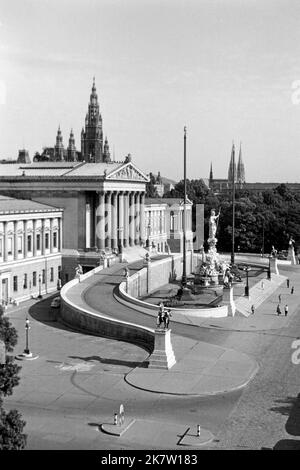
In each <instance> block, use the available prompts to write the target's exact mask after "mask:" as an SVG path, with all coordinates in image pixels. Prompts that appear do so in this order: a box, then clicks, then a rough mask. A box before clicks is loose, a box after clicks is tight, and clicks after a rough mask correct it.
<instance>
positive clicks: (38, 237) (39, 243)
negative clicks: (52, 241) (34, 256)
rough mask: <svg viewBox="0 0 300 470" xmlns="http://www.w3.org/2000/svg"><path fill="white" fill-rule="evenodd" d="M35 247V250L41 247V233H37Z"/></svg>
mask: <svg viewBox="0 0 300 470" xmlns="http://www.w3.org/2000/svg"><path fill="white" fill-rule="evenodd" d="M36 249H37V250H40V249H41V235H40V234H39V233H38V234H37V236H36Z"/></svg>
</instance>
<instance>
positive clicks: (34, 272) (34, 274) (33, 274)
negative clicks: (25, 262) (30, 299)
mask: <svg viewBox="0 0 300 470" xmlns="http://www.w3.org/2000/svg"><path fill="white" fill-rule="evenodd" d="M32 285H33V287H36V271H33V273H32Z"/></svg>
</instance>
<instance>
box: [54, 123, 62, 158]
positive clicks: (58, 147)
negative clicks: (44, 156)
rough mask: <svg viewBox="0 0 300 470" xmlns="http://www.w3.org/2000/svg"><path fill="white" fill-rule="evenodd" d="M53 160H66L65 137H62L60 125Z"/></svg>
mask: <svg viewBox="0 0 300 470" xmlns="http://www.w3.org/2000/svg"><path fill="white" fill-rule="evenodd" d="M53 160H54V161H55V162H63V161H64V145H63V138H62V134H61V130H60V126H58V131H57V136H56V144H55V146H54V156H53Z"/></svg>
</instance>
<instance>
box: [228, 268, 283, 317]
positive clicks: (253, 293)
mask: <svg viewBox="0 0 300 470" xmlns="http://www.w3.org/2000/svg"><path fill="white" fill-rule="evenodd" d="M285 280H286V277H285V276H281V275H280V274H272V279H271V280H268V279H264V289H262V287H261V281H259V282H258V283H257V284H255V285H254V286H253V287H251V289H250V291H249V293H250V297H249V298H247V297H238V299H236V300H235V306H236V310H237V313H239V314H241V315H242V316H245V317H249V315H251V306H252V305H254V308H255V309H256V308H257V307H259V306H260V305H261V304H262V303H263V302H264V301H265V300H266V299H267V298H268V297H270V295H272V294H273V293H274V292H275V291H276V290H277V289H278V287H279V286H280V285H281V284H282V283H283V282H284V281H285Z"/></svg>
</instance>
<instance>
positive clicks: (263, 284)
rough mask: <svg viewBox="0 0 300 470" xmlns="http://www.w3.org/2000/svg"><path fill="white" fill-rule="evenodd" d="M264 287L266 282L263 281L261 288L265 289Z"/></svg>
mask: <svg viewBox="0 0 300 470" xmlns="http://www.w3.org/2000/svg"><path fill="white" fill-rule="evenodd" d="M264 287H265V283H264V281H261V288H262V290H264Z"/></svg>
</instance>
